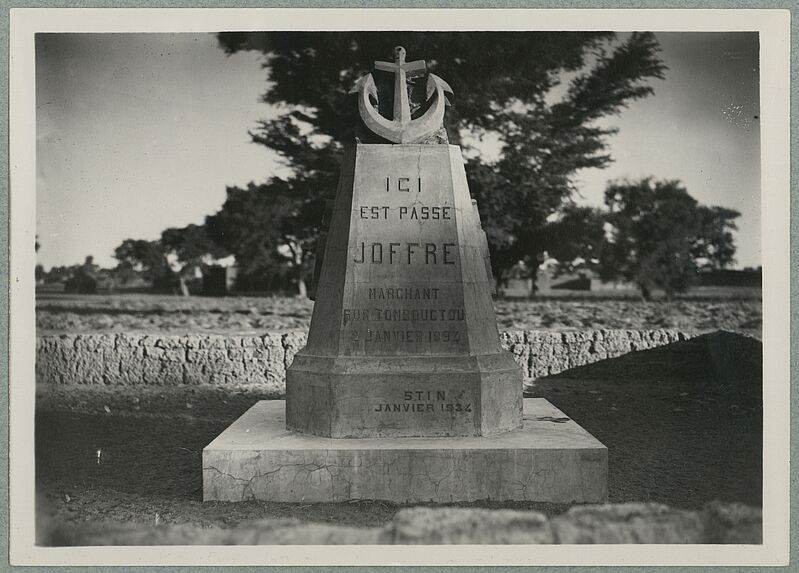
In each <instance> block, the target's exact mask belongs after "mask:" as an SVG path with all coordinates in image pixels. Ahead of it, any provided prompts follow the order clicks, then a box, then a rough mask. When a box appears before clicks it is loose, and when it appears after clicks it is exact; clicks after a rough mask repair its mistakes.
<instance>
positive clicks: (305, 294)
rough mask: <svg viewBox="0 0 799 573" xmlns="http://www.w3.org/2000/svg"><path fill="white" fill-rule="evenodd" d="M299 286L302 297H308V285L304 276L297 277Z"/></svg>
mask: <svg viewBox="0 0 799 573" xmlns="http://www.w3.org/2000/svg"><path fill="white" fill-rule="evenodd" d="M297 288H298V289H299V291H300V296H301V297H302V298H308V287H307V286H306V285H305V281H304V280H303V279H302V277H300V278H298V279H297Z"/></svg>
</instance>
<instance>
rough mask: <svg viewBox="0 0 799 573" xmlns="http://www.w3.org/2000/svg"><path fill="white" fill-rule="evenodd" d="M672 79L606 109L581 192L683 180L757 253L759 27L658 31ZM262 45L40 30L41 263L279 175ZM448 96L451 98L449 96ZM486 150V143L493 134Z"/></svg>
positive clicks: (109, 259) (167, 222)
mask: <svg viewBox="0 0 799 573" xmlns="http://www.w3.org/2000/svg"><path fill="white" fill-rule="evenodd" d="M657 37H658V40H659V41H660V44H661V47H662V53H661V56H662V58H663V60H664V62H665V63H666V65H667V66H668V68H669V69H668V70H667V71H666V79H665V80H663V81H661V80H655V81H653V82H652V86H653V87H654V89H655V94H654V96H650V97H648V98H646V99H643V100H639V101H636V102H633V103H632V104H631V105H630V106H629V107H628V108H626V109H624V110H623V111H622V112H621V113H620V114H619V115H616V116H612V117H609V118H605V119H603V120H602V122H603V125H605V126H614V127H617V128H618V129H619V132H618V133H617V134H616V135H614V136H612V137H610V138H609V140H608V144H609V151H610V153H611V155H612V156H613V158H614V160H615V161H614V163H613V164H612V165H611V166H610V167H608V168H606V169H602V170H599V169H591V170H584V171H582V172H579V173H578V174H577V183H578V186H579V188H580V195H581V196H580V197H579V198H578V200H579V202H581V203H585V204H593V205H600V204H601V203H602V196H603V191H604V189H605V186H606V185H607V182H608V181H609V180H612V179H619V178H630V179H634V178H639V177H645V176H654V177H655V178H659V179H679V180H680V181H682V182H683V183H684V184H685V186H686V188H687V189H688V191H689V193H691V195H693V196H694V197H695V198H696V199H697V200H699V201H700V202H701V203H704V204H709V205H723V206H725V207H730V208H733V209H736V210H738V211H740V212H741V214H742V215H741V218H740V219H739V220H738V228H739V231H738V233H737V236H736V242H737V246H738V252H737V256H736V258H737V266H738V267H744V266H758V265H760V264H761V257H760V155H759V154H760V134H759V121H758V119H757V116H759V87H758V39H757V35H756V34H752V33H658V34H657ZM262 64H263V61H262V59H261V56H260V55H258V54H256V53H253V52H243V53H238V54H235V55H233V56H226V55H225V54H224V52H223V51H222V50H221V49H220V48H219V47H218V44H217V41H216V38H215V36H214V35H213V34H49V35H38V36H37V45H36V108H37V109H36V142H37V147H36V154H37V155H36V168H37V189H36V199H37V218H36V231H37V234H38V240H39V243H40V244H41V248H40V250H39V252H38V254H37V261H38V262H39V263H40V264H42V265H43V266H44V267H45V268H46V269H49V268H50V267H52V266H54V265H71V264H78V263H81V262H83V260H84V259H85V257H86V256H87V255H92V256H94V260H95V263H97V264H100V265H101V266H104V267H112V266H114V265H115V264H116V261H115V260H114V258H113V251H114V248H115V247H116V246H117V245H119V244H120V243H121V242H122V241H123V240H125V239H127V238H137V239H138V238H141V239H148V240H152V239H156V238H158V237H159V236H160V234H161V231H163V230H164V229H166V228H168V227H183V226H185V225H188V224H190V223H196V224H201V223H202V222H203V221H204V219H205V217H206V216H207V215H210V214H213V213H214V212H216V211H217V210H219V208H220V207H221V206H222V203H223V202H224V200H225V189H226V187H229V186H245V185H246V184H247V183H248V182H249V181H256V182H260V181H263V180H265V179H267V178H268V177H270V176H271V175H274V174H284V175H285V174H286V170H285V167H283V166H282V165H281V163H280V160H279V158H278V157H276V156H275V155H274V154H273V153H271V152H270V151H269V150H268V149H266V148H265V147H263V146H261V145H256V144H253V143H251V141H250V137H249V135H248V130H252V129H254V128H255V127H256V125H257V121H258V120H259V119H266V118H269V117H273V116H274V113H275V111H274V109H273V108H271V107H270V106H268V105H267V104H264V103H262V102H260V96H261V95H262V94H263V93H264V92H265V91H266V90H267V89H268V83H267V74H266V71H265V70H264V69H263V67H262ZM455 105H457V94H456V101H455ZM488 145H489V147H487V148H486V149H485V150H484V151H485V153H486V154H487V155H490V154H491V151H492V150H491V149H490V144H488Z"/></svg>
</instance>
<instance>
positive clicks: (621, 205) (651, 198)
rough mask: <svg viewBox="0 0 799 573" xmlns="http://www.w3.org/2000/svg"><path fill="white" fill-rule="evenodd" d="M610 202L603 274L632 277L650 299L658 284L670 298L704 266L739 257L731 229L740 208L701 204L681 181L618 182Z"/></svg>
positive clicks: (607, 195)
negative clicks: (734, 256)
mask: <svg viewBox="0 0 799 573" xmlns="http://www.w3.org/2000/svg"><path fill="white" fill-rule="evenodd" d="M605 204H606V206H607V213H605V214H604V220H605V221H606V222H607V223H609V224H610V233H608V235H607V236H606V237H605V239H604V240H603V243H602V247H601V249H600V257H599V264H598V267H599V272H600V277H601V278H602V279H604V280H618V279H624V280H627V281H630V282H633V283H635V284H637V285H638V286H639V288H640V289H641V296H642V297H643V298H644V299H646V300H649V299H650V298H651V293H652V290H653V289H654V288H661V289H663V290H664V291H665V292H666V295H667V296H669V297H671V296H672V295H673V294H675V293H680V292H685V290H687V289H688V287H690V286H691V285H692V284H694V283H695V281H696V278H697V277H696V275H697V272H698V271H699V270H700V269H701V268H704V267H708V268H724V267H725V266H727V265H728V264H730V263H732V262H733V261H734V259H733V255H734V254H735V243H734V241H733V236H732V233H731V231H732V230H734V229H735V223H734V220H735V219H736V218H737V217H738V216H740V213H738V212H737V211H733V210H731V209H725V208H721V207H705V206H702V205H699V204H698V203H697V201H696V200H695V199H694V198H693V197H691V196H690V195H689V194H688V191H687V190H686V189H685V188H684V187H683V186H682V184H681V183H680V182H679V181H654V182H653V180H652V179H651V178H646V179H641V180H639V181H633V182H630V181H621V182H614V183H611V184H609V185H608V187H607V189H606V190H605Z"/></svg>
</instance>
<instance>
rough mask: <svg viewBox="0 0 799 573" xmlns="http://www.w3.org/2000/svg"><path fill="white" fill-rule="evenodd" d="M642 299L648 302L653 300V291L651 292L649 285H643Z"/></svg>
mask: <svg viewBox="0 0 799 573" xmlns="http://www.w3.org/2000/svg"><path fill="white" fill-rule="evenodd" d="M641 298H642V299H644V300H645V301H647V302H649V301H650V300H652V291H651V290H649V287H648V286H647V285H641Z"/></svg>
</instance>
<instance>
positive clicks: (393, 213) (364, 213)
mask: <svg viewBox="0 0 799 573" xmlns="http://www.w3.org/2000/svg"><path fill="white" fill-rule="evenodd" d="M358 218H360V219H366V220H372V219H381V220H388V219H398V220H400V221H451V220H452V207H451V206H449V205H434V206H426V205H423V206H420V207H417V206H415V205H412V206H409V207H398V208H394V209H392V208H391V207H389V206H388V205H360V206H359V207H358Z"/></svg>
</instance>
